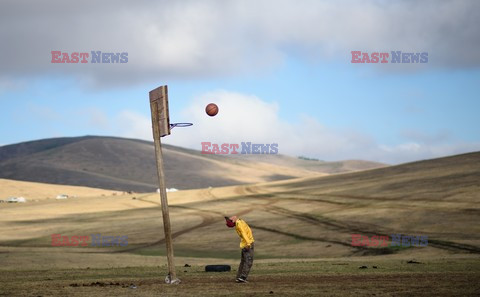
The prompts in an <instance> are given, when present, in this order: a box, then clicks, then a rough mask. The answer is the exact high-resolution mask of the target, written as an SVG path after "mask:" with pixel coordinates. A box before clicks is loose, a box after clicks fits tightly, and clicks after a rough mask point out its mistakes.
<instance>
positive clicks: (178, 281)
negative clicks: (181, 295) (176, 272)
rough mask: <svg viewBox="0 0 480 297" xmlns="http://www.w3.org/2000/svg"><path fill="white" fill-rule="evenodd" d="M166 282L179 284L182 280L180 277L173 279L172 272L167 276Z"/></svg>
mask: <svg viewBox="0 0 480 297" xmlns="http://www.w3.org/2000/svg"><path fill="white" fill-rule="evenodd" d="M165 283H166V284H172V285H178V284H179V283H181V280H180V279H178V278H175V279H171V278H170V274H169V275H167V276H166V277H165Z"/></svg>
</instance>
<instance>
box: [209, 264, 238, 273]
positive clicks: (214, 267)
mask: <svg viewBox="0 0 480 297" xmlns="http://www.w3.org/2000/svg"><path fill="white" fill-rule="evenodd" d="M231 269H232V268H231V267H230V265H207V266H205V271H206V272H224V271H230V270H231Z"/></svg>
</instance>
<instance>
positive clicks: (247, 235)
mask: <svg viewBox="0 0 480 297" xmlns="http://www.w3.org/2000/svg"><path fill="white" fill-rule="evenodd" d="M235 230H236V231H237V234H238V236H239V237H240V239H241V241H240V248H241V249H243V248H244V247H247V246H250V245H251V244H252V243H253V242H254V241H255V240H254V239H253V235H252V230H251V229H250V227H249V226H248V225H247V223H246V222H245V221H244V220H242V219H237V221H236V223H235Z"/></svg>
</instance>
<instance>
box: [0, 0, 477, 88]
mask: <svg viewBox="0 0 480 297" xmlns="http://www.w3.org/2000/svg"><path fill="white" fill-rule="evenodd" d="M81 6H82V8H81V9H79V8H78V3H74V2H71V3H68V2H64V1H58V0H50V1H41V2H40V1H16V0H10V1H8V0H7V1H2V3H1V4H0V40H2V42H1V43H0V52H1V53H2V55H0V65H2V67H1V69H0V76H2V75H3V76H8V77H15V78H25V77H29V76H32V75H33V76H35V75H51V74H54V75H57V76H58V75H60V76H63V75H68V76H74V77H75V78H76V79H81V80H82V81H88V82H92V83H94V84H96V85H98V86H100V85H108V84H117V85H126V84H127V85H128V84H132V83H136V82H145V81H148V80H151V79H153V78H155V79H157V80H158V79H159V78H160V79H163V78H168V79H174V78H205V77H221V76H224V75H236V74H238V73H251V72H255V73H256V72H258V71H261V70H262V69H268V68H269V67H272V66H274V65H278V63H280V62H282V60H283V59H284V57H285V56H287V55H289V54H292V53H295V54H297V55H299V56H302V57H306V58H308V59H315V60H322V59H339V60H341V61H345V63H348V62H349V60H350V51H352V50H361V51H391V50H404V51H413V52H417V51H427V52H429V58H430V61H429V63H428V67H429V68H430V67H447V68H458V67H467V68H469V67H478V66H479V65H480V57H479V55H478V48H479V47H480V33H479V32H480V31H478V30H477V28H478V24H479V21H478V20H479V19H480V2H479V1H475V0H465V1H447V0H445V1H433V0H429V1H428V0H427V1H409V0H405V1H379V0H370V1H351V0H344V1H340V0H335V1H314V0H311V1H308V0H305V1H300V2H299V1H294V0H283V1H279V0H275V1H273V0H272V1H253V0H251V1H248V0H247V1H218V0H211V1H193V0H184V1H158V2H157V1H135V2H131V1H126V0H124V1H122V0H117V1H108V0H107V1H92V0H87V1H83V2H82V5H81ZM52 50H61V51H68V52H73V51H86V52H90V51H91V50H101V51H113V52H117V51H118V52H123V51H126V52H128V54H129V56H128V57H129V62H128V63H127V64H116V65H108V64H107V65H96V64H84V65H79V64H73V65H63V64H62V65H59V64H52V63H50V59H51V57H50V51H52ZM383 66H385V65H383ZM389 66H391V65H389ZM397 66H399V65H397ZM379 68H380V67H379ZM386 68H387V67H381V69H386ZM388 68H389V69H390V68H391V67H388ZM408 68H409V69H416V68H413V67H408Z"/></svg>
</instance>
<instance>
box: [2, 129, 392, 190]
mask: <svg viewBox="0 0 480 297" xmlns="http://www.w3.org/2000/svg"><path fill="white" fill-rule="evenodd" d="M163 153H164V162H165V164H164V165H165V171H166V182H167V186H168V187H170V188H172V187H173V188H179V189H194V188H206V187H210V186H211V187H219V186H228V185H237V184H244V183H255V182H263V181H274V180H281V179H287V178H293V177H303V176H310V175H312V174H315V173H319V174H320V173H324V174H328V173H337V172H345V171H355V170H363V169H369V168H375V167H381V166H384V165H383V164H379V163H374V162H366V161H345V162H331V163H329V162H322V161H307V160H300V159H297V158H292V157H287V156H281V155H270V156H266V155H261V156H256V155H249V156H232V155H228V156H215V155H203V154H201V153H200V152H199V151H195V150H190V149H184V148H179V147H175V146H171V145H163ZM0 178H6V179H14V180H23V181H33V182H42V183H53V184H63V185H78V186H88V187H95V188H102V189H113V190H122V191H137V192H147V191H154V190H155V189H156V188H157V175H156V164H155V153H154V148H153V142H149V141H143V140H136V139H125V138H115V137H99V136H85V137H71V138H53V139H43V140H37V141H30V142H23V143H19V144H13V145H7V146H2V147H0Z"/></svg>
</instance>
